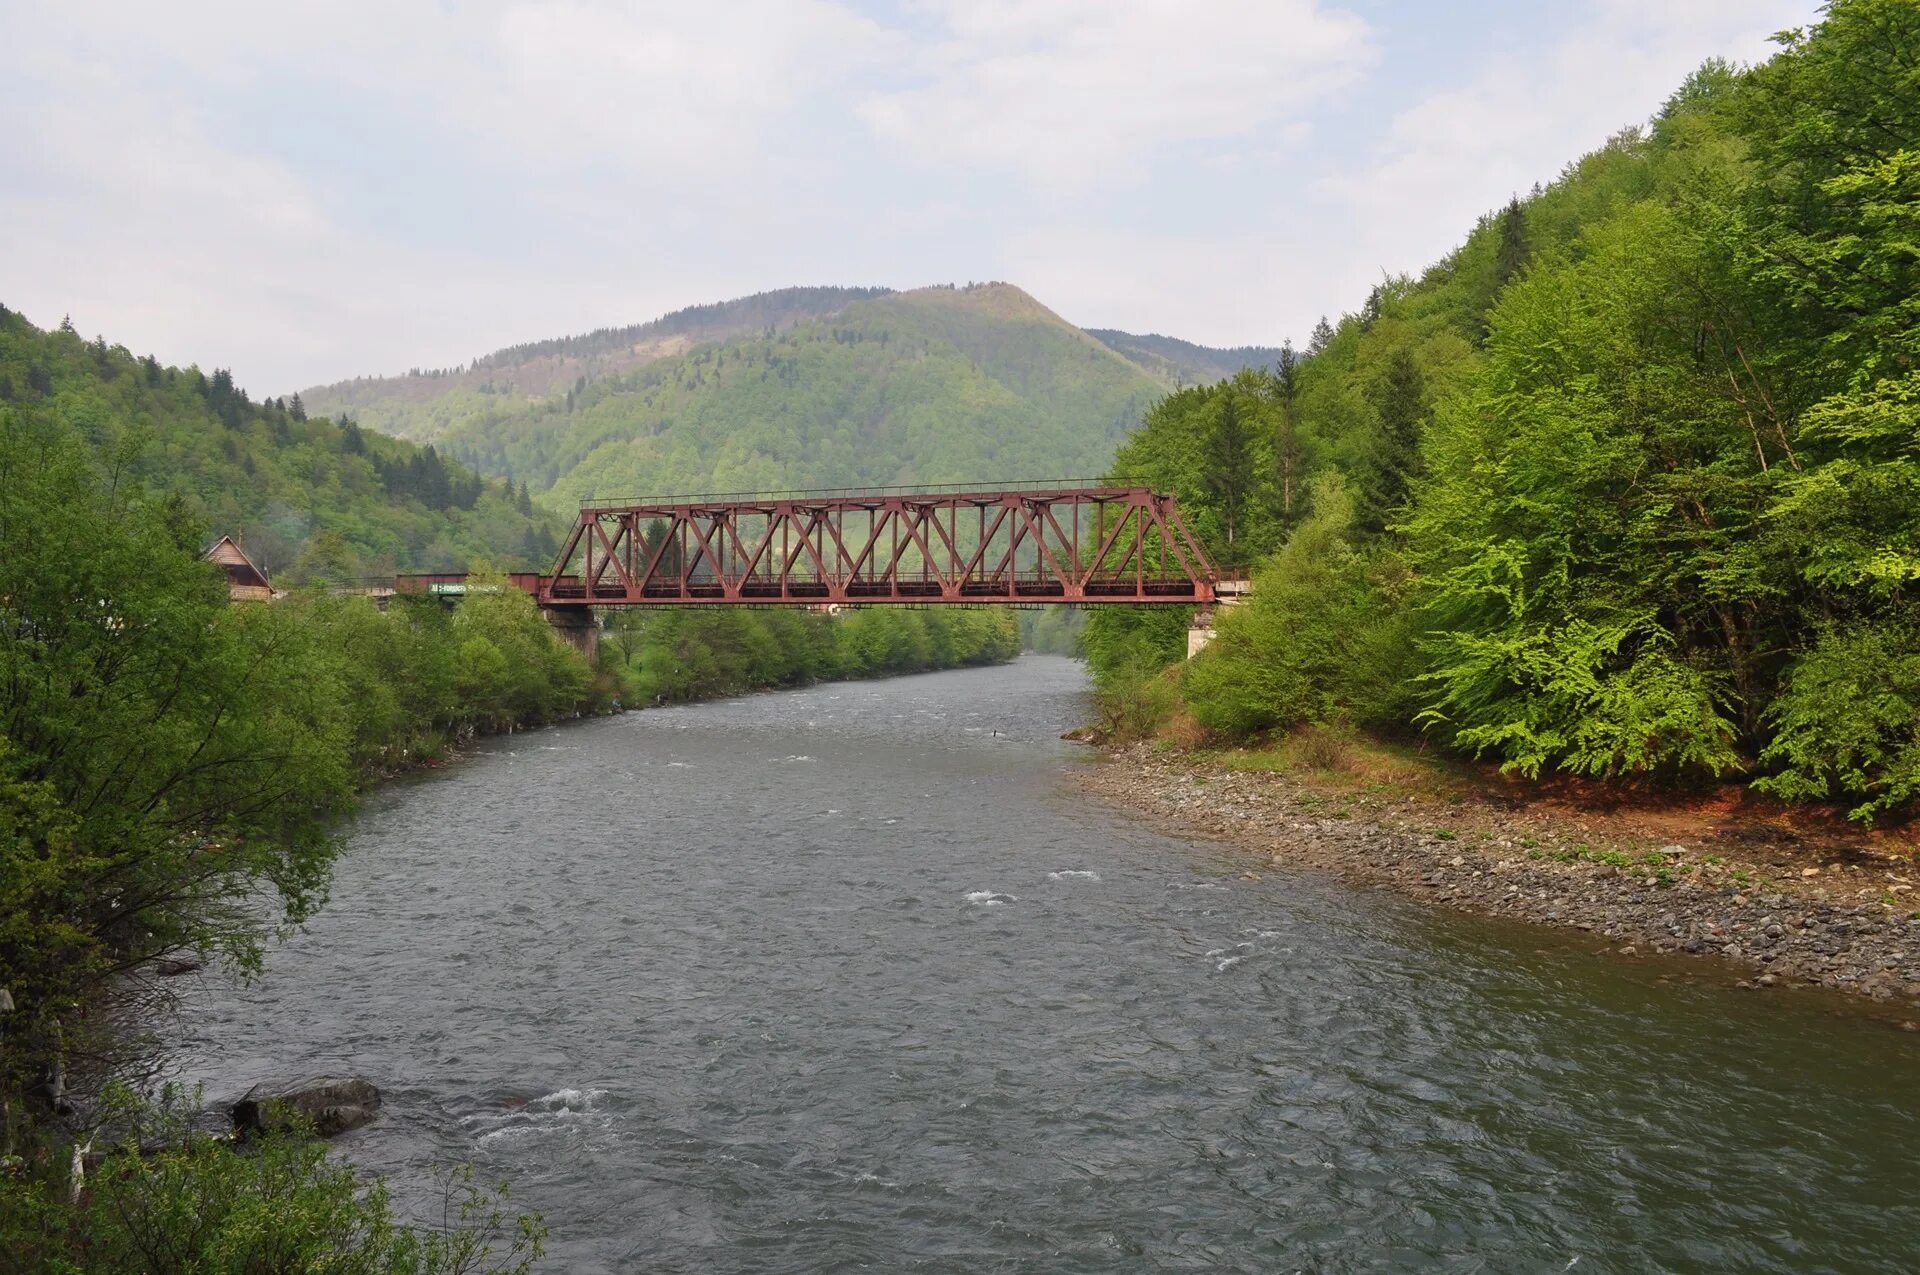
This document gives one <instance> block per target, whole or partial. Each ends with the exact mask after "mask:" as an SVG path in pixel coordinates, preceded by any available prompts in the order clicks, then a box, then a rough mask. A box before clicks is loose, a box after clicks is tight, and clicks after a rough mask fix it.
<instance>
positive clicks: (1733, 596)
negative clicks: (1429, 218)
mask: <svg viewBox="0 0 1920 1275" xmlns="http://www.w3.org/2000/svg"><path fill="white" fill-rule="evenodd" d="M1917 139H1920V7H1916V6H1914V5H1913V4H1912V3H1910V2H1909V0H1837V2H1836V3H1834V4H1833V5H1831V6H1830V8H1829V9H1828V11H1827V15H1826V17H1825V19H1824V21H1823V22H1822V23H1820V24H1819V25H1818V26H1817V27H1815V28H1812V29H1810V30H1807V31H1802V32H1794V33H1789V34H1788V35H1786V36H1785V37H1783V47H1782V48H1781V51H1780V52H1779V53H1778V54H1777V55H1776V56H1775V57H1774V58H1773V59H1772V60H1771V61H1769V62H1767V63H1766V64H1764V65H1762V66H1760V67H1757V68H1753V69H1750V70H1736V69H1734V68H1731V67H1728V66H1726V65H1723V64H1719V63H1709V64H1708V65H1706V66H1704V67H1703V68H1702V69H1701V70H1700V71H1699V72H1698V73H1697V74H1696V75H1695V76H1693V77H1692V78H1691V79H1690V80H1689V81H1688V82H1687V83H1686V84H1685V85H1683V86H1682V87H1681V88H1680V89H1679V91H1678V92H1676V93H1675V94H1674V96H1673V98H1672V99H1671V100H1670V101H1669V102H1668V103H1667V105H1666V107H1665V109H1663V110H1662V111H1661V112H1660V114H1659V115H1658V117H1657V118H1656V119H1655V120H1654V121H1653V122H1652V124H1651V126H1650V127H1648V128H1645V129H1629V130H1627V131H1625V132H1623V133H1621V134H1620V135H1618V136H1617V137H1615V138H1614V139H1613V140H1612V141H1610V142H1609V143H1608V144H1607V145H1606V146H1605V147H1603V148H1602V149H1600V150H1599V151H1597V152H1595V153H1594V154H1592V155H1589V156H1587V157H1586V158H1585V159H1583V160H1581V161H1580V162H1578V163H1577V164H1574V165H1572V166H1571V167H1570V168H1569V169H1568V170H1567V171H1566V172H1565V173H1564V174H1563V175H1562V177H1561V178H1560V179H1559V180H1558V181H1556V182H1554V183H1553V184H1552V185H1551V186H1549V187H1547V188H1545V189H1543V190H1539V191H1537V192H1536V193H1534V194H1533V195H1532V196H1531V197H1530V198H1527V199H1524V200H1517V201H1515V202H1514V203H1513V204H1512V205H1510V206H1509V207H1507V208H1505V209H1503V210H1501V211H1499V212H1498V213H1495V214H1493V215H1491V216H1489V217H1488V218H1486V219H1485V220H1484V221H1483V222H1482V223H1481V224H1480V225H1479V226H1478V227H1476V228H1475V229H1474V231H1473V233H1472V234H1471V235H1470V236H1469V237H1468V239H1467V241H1466V243H1465V244H1464V245H1463V246H1462V247H1461V248H1460V249H1459V250H1458V251H1456V252H1455V253H1453V254H1452V255H1451V256H1449V257H1448V258H1446V259H1445V260H1444V261H1442V262H1440V263H1439V264H1437V265H1436V266H1434V267H1433V268H1432V269H1431V270H1429V271H1428V272H1427V273H1426V274H1425V275H1424V276H1422V277H1421V278H1420V279H1418V280H1413V279H1400V280H1394V281H1391V282H1390V283H1388V284H1386V285H1384V286H1382V287H1380V288H1378V289H1376V290H1375V292H1374V293H1373V294H1372V295H1371V296H1370V297H1368V298H1367V299H1366V302H1365V304H1364V305H1363V306H1362V307H1361V308H1360V310H1359V311H1358V312H1357V313H1353V314H1349V315H1346V316H1344V317H1343V318H1342V319H1341V321H1340V322H1339V323H1338V325H1337V326H1333V325H1326V324H1323V325H1322V326H1321V328H1320V329H1319V330H1317V331H1316V332H1315V333H1314V335H1313V338H1312V341H1311V342H1310V344H1309V345H1308V346H1307V348H1306V349H1304V350H1302V351H1300V352H1299V353H1298V354H1297V355H1295V354H1294V353H1292V352H1291V351H1289V352H1288V353H1287V354H1286V355H1285V356H1284V357H1283V358H1282V359H1281V361H1280V363H1279V365H1278V367H1277V368H1276V369H1275V370H1273V371H1271V372H1262V373H1250V374H1242V375H1240V376H1237V377H1235V378H1233V379H1232V380H1230V381H1227V382H1224V383H1222V384H1218V385H1215V386H1212V387H1209V388H1206V389H1196V390H1188V391H1185V392H1182V393H1179V394H1175V395H1173V396H1172V397H1170V398H1168V399H1166V400H1164V401H1163V402H1161V403H1160V404H1159V405H1158V406H1157V407H1156V408H1155V409H1154V411H1153V412H1152V414H1151V415H1150V417H1149V420H1148V423H1147V425H1146V427H1145V428H1144V429H1143V430H1142V431H1141V432H1140V433H1139V434H1138V435H1136V436H1135V437H1134V438H1133V439H1132V440H1130V441H1129V442H1128V444H1127V446H1126V447H1125V448H1124V449H1123V450H1122V452H1121V455H1120V459H1119V461H1118V462H1117V468H1118V469H1119V470H1122V471H1125V472H1127V473H1133V474H1139V473H1145V474H1150V475H1152V476H1153V477H1155V478H1156V479H1157V480H1158V481H1161V482H1165V483H1169V484H1171V485H1172V486H1174V487H1175V488H1176V489H1178V490H1179V492H1180V493H1181V495H1182V497H1183V500H1184V501H1185V502H1186V504H1187V505H1188V507H1189V521H1190V522H1191V523H1193V524H1194V525H1195V526H1197V527H1199V528H1201V529H1202V531H1203V534H1205V535H1206V537H1207V538H1208V540H1209V542H1210V544H1211V545H1212V547H1213V549H1214V551H1215V552H1217V553H1219V554H1221V555H1222V556H1223V557H1227V558H1236V559H1254V560H1257V561H1258V562H1259V563H1260V566H1259V568H1258V574H1257V577H1256V579H1257V588H1256V592H1255V594H1254V597H1253V601H1252V602H1251V603H1250V604H1248V605H1247V606H1245V607H1242V608H1238V609H1236V610H1234V611H1232V612H1230V613H1229V614H1227V615H1226V616H1225V617H1224V618H1223V620H1222V622H1221V625H1220V633H1219V638H1218V641H1217V642H1216V643H1215V645H1214V646H1213V648H1211V649H1210V650H1208V651H1207V652H1206V653H1205V654H1204V655H1203V656H1202V657H1201V658H1200V659H1198V660H1196V661H1195V662H1194V663H1193V664H1192V666H1191V667H1190V668H1189V669H1188V670H1187V671H1186V674H1185V676H1184V678H1183V681H1182V687H1181V689H1182V691H1183V693H1184V696H1185V699H1186V701H1187V704H1188V707H1189V708H1190V709H1191V712H1192V713H1193V715H1194V716H1195V717H1196V718H1197V719H1198V720H1199V722H1200V723H1201V724H1202V725H1204V726H1205V727H1207V728H1211V729H1213V730H1215V731H1217V732H1221V733H1223V734H1225V735H1228V736H1246V735H1249V734H1255V733H1260V732H1264V731H1269V730H1275V729H1284V728H1289V727H1293V726H1295V725H1298V724H1301V723H1306V722H1315V721H1320V722H1325V721H1342V720H1344V721H1349V722H1353V723H1357V724H1359V725H1362V726H1367V727H1373V728H1377V729H1383V730H1388V731H1419V732H1424V733H1425V734H1426V735H1427V736H1428V737H1429V738H1431V739H1433V740H1435V741H1438V742H1440V743H1442V744H1444V745H1446V746H1448V747H1450V748H1453V749H1457V750H1460V751H1462V752H1465V753H1468V754H1472V755H1477V756H1484V757H1489V758H1493V759H1496V760H1498V761H1500V762H1501V763H1503V764H1504V765H1506V766H1508V767H1511V768H1513V769H1515V770H1517V771H1520V772H1522V773H1525V774H1530V775H1532V774H1540V773H1543V772H1549V771H1567V772H1573V773H1578V774H1587V775H1601V776H1617V775H1623V774H1634V773H1641V774H1651V775H1657V776H1666V777H1671V778H1676V779H1684V778H1689V777H1699V778H1710V777H1716V776H1740V777H1743V778H1745V779H1747V780H1749V781H1750V782H1752V783H1753V784H1754V785H1755V786H1756V787H1758V788H1760V789H1762V790H1765V791H1768V792H1772V793H1775V794H1778V795H1780V796H1782V797H1786V798H1793V799H1839V800H1843V801H1845V802H1846V803H1848V805H1849V807H1850V808H1851V809H1853V811H1854V812H1855V814H1856V815H1858V816H1859V817H1863V818H1870V817H1874V816H1876V815H1878V814H1881V813H1884V812H1887V811H1890V810H1895V809H1900V808H1903V807H1906V806H1908V805H1909V804H1910V802H1911V800H1912V798H1913V797H1914V795H1915V794H1916V792H1917V791H1920V623H1916V620H1915V611H1914V602H1915V598H1914V589H1915V581H1916V580H1917V579H1920V253H1916V251H1915V248H1914V244H1915V242H1916V236H1920V144H1917ZM1176 624H1177V618H1165V619H1161V620H1159V621H1158V622H1156V621H1155V620H1153V619H1152V618H1145V619H1143V618H1139V617H1130V616H1124V615H1118V614H1113V613H1103V614H1101V615H1099V616H1096V617H1095V618H1094V620H1093V623H1092V625H1091V626H1090V632H1089V642H1090V646H1091V649H1092V653H1093V656H1094V659H1095V663H1096V669H1097V672H1098V674H1099V676H1100V678H1101V679H1102V682H1103V685H1104V686H1105V688H1106V693H1107V694H1108V696H1109V697H1110V700H1117V701H1124V700H1125V699H1126V698H1127V697H1129V696H1137V695H1139V694H1143V693H1146V692H1148V691H1150V690H1151V688H1152V687H1153V686H1154V685H1156V684H1157V683H1156V682H1155V680H1154V678H1153V675H1154V673H1156V672H1157V670H1158V669H1159V668H1160V667H1162V666H1164V665H1166V664H1167V663H1168V662H1169V661H1171V660H1173V659H1174V658H1175V656H1176V653H1177V651H1178V645H1177V644H1178V641H1179V637H1180V634H1179V632H1178V630H1177V628H1176V627H1175V626H1176Z"/></svg>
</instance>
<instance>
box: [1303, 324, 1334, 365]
mask: <svg viewBox="0 0 1920 1275" xmlns="http://www.w3.org/2000/svg"><path fill="white" fill-rule="evenodd" d="M1332 344H1333V325H1332V324H1331V323H1328V322H1327V316H1326V315H1324V314H1323V315H1321V316H1320V322H1318V323H1316V324H1314V325H1313V335H1312V336H1310V337H1308V338H1307V357H1308V358H1312V357H1313V356H1314V355H1316V354H1324V353H1326V349H1327V347H1328V346H1329V345H1332Z"/></svg>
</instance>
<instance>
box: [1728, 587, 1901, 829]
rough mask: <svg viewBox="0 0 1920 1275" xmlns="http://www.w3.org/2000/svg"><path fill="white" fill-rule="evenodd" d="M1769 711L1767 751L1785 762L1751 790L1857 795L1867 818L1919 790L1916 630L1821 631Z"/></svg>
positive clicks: (1816, 797) (1820, 797)
mask: <svg viewBox="0 0 1920 1275" xmlns="http://www.w3.org/2000/svg"><path fill="white" fill-rule="evenodd" d="M1767 712H1768V716H1769V718H1771V719H1772V721H1773V723H1774V725H1775V728H1776V730H1775V733H1774V736H1773V739H1772V741H1771V742H1770V743H1769V744H1768V745H1767V750H1766V752H1765V754H1764V757H1765V759H1766V760H1767V761H1770V762H1776V763H1778V764H1779V765H1780V769H1779V771H1778V772H1777V773H1775V774H1772V775H1768V776H1765V777H1763V778H1761V779H1760V780H1758V781H1756V783H1755V785H1754V786H1755V787H1757V788H1761V789H1764V790H1765V791H1767V792H1771V793H1773V794H1775V795H1776V796H1780V797H1784V798H1786V799H1788V800H1790V801H1807V800H1812V801H1824V800H1830V799H1832V798H1835V797H1848V798H1853V799H1855V800H1856V804H1855V806H1854V809H1853V811H1852V813H1853V815H1854V817H1855V818H1858V819H1864V820H1871V819H1873V818H1874V817H1876V816H1878V815H1880V814H1883V813H1885V812H1887V811H1889V810H1895V809H1898V808H1899V807H1900V806H1902V805H1904V804H1905V803H1907V802H1909V801H1911V800H1912V799H1913V798H1914V797H1915V796H1916V795H1920V635H1916V634H1915V632H1914V631H1913V629H1912V628H1911V627H1908V626H1904V625H1897V624H1888V625H1880V626H1872V627H1866V628H1862V629H1859V630H1856V631H1854V632H1830V633H1827V634H1824V635H1822V637H1821V638H1820V640H1819V641H1818V642H1817V643H1816V644H1815V645H1814V647H1813V649H1812V650H1810V651H1808V652H1807V653H1806V654H1805V655H1803V656H1801V657H1800V658H1799V659H1798V660H1796V661H1795V662H1794V664H1793V666H1792V668H1791V669H1789V670H1788V673H1787V678H1786V686H1785V689H1784V690H1783V691H1782V693H1781V695H1780V697H1779V698H1778V699H1777V700H1775V701H1774V702H1773V703H1772V704H1771V705H1770V706H1769V707H1768V710H1767ZM1860 799H1864V800H1860Z"/></svg>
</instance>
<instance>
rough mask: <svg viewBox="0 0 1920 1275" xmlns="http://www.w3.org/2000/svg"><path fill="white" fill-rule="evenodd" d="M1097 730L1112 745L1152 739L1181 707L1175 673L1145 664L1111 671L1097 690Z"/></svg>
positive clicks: (1094, 693) (1095, 710) (1095, 695)
mask: <svg viewBox="0 0 1920 1275" xmlns="http://www.w3.org/2000/svg"><path fill="white" fill-rule="evenodd" d="M1093 707H1094V713H1095V729H1096V730H1098V731H1099V733H1100V737H1101V738H1102V739H1104V740H1106V741H1108V742H1110V743H1127V742H1129V741H1132V740H1140V739H1150V738H1152V737H1153V735H1154V734H1155V733H1156V732H1158V731H1159V730H1160V728H1161V727H1162V726H1164V725H1166V723H1167V721H1168V719H1170V718H1171V717H1172V716H1173V715H1174V713H1175V712H1176V711H1178V709H1179V707H1180V688H1179V685H1178V682H1177V680H1176V678H1175V676H1174V674H1173V671H1172V670H1170V669H1167V668H1165V667H1163V666H1161V665H1158V664H1153V663H1150V662H1148V661H1145V660H1133V661H1130V662H1128V663H1126V664H1122V665H1120V666H1119V667H1117V668H1114V669H1111V670H1109V672H1108V673H1107V675H1106V676H1105V677H1103V678H1101V679H1100V680H1099V682H1098V683H1096V684H1095V686H1094V692H1093Z"/></svg>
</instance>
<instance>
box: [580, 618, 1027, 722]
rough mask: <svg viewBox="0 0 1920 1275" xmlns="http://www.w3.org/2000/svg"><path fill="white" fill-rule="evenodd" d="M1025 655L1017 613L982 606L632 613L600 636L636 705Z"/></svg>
mask: <svg viewBox="0 0 1920 1275" xmlns="http://www.w3.org/2000/svg"><path fill="white" fill-rule="evenodd" d="M1019 653H1020V629H1019V625H1018V623H1017V622H1016V621H1015V619H1014V618H1013V614H1012V613H1011V612H1009V611H1007V610H1004V609H994V608H984V607H940V608H929V609H928V610H925V611H915V610H900V609H895V608H887V607H870V608H860V609H855V610H852V611H847V612H844V613H842V614H839V615H826V614H823V613H821V612H817V611H801V610H790V609H784V608H767V609H764V610H761V609H754V610H735V609H718V608H716V609H702V608H691V607H690V608H683V609H678V610H661V611H643V612H628V613H625V614H623V615H620V616H618V617H616V618H615V619H614V620H613V622H612V624H611V625H610V627H609V628H608V630H607V632H606V634H605V636H604V637H603V638H602V639H601V643H600V658H601V669H602V671H603V672H605V673H606V674H607V675H609V676H610V677H612V678H613V679H614V681H615V684H616V685H617V687H618V690H619V694H620V696H621V697H622V700H623V702H626V703H629V704H634V705H647V704H668V703H684V702H687V701H691V700H698V699H711V698H713V697H715V696H719V695H733V694H738V693H740V692H742V691H749V690H760V689H766V688H770V687H780V686H803V685H807V684H809V683H812V682H818V681H827V680H833V679H840V678H861V677H886V676H891V675H894V674H899V673H915V672H921V671H924V670H927V669H936V668H954V667H961V666H966V665H977V664H993V663H999V662H1001V661H1003V660H1008V659H1012V658H1013V657H1014V656H1015V655H1018V654H1019Z"/></svg>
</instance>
